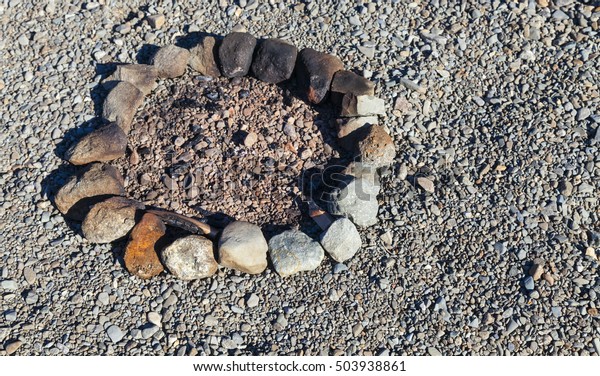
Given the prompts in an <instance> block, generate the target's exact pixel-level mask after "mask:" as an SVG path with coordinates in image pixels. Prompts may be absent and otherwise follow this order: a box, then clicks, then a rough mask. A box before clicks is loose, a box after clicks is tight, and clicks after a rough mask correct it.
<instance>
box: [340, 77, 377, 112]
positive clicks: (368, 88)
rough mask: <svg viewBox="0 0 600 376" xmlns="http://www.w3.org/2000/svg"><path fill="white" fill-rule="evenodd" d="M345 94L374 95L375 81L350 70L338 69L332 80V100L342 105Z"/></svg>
mask: <svg viewBox="0 0 600 376" xmlns="http://www.w3.org/2000/svg"><path fill="white" fill-rule="evenodd" d="M345 94H354V95H356V96H359V95H370V96H373V95H375V83H374V82H372V81H370V80H368V79H366V78H364V77H362V76H359V75H358V74H356V73H354V72H351V71H348V70H341V71H338V72H336V73H335V75H334V76H333V80H332V81H331V101H332V102H333V104H334V105H336V106H341V104H342V99H343V97H344V95H345Z"/></svg>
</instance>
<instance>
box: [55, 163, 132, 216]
mask: <svg viewBox="0 0 600 376" xmlns="http://www.w3.org/2000/svg"><path fill="white" fill-rule="evenodd" d="M124 194H125V188H124V187H123V177H122V176H121V174H120V173H119V171H117V169H116V168H114V167H113V166H110V165H106V164H102V163H93V164H91V165H89V166H87V167H86V168H85V169H84V170H82V171H80V172H79V174H77V175H74V176H71V178H70V179H69V180H68V181H67V183H66V184H65V185H64V186H62V187H61V188H60V189H59V191H58V192H57V193H56V195H55V197H54V203H55V204H56V207H57V208H58V210H60V212H61V213H63V214H65V215H66V216H67V217H69V218H72V219H75V220H77V221H81V220H83V218H85V216H86V214H87V213H88V211H89V208H90V206H92V205H94V204H96V203H98V202H100V201H102V200H105V199H106V198H108V197H110V196H115V195H116V196H119V195H124Z"/></svg>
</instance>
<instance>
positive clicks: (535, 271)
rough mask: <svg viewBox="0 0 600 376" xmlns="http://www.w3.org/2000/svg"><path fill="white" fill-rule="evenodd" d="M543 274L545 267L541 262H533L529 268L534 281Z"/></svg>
mask: <svg viewBox="0 0 600 376" xmlns="http://www.w3.org/2000/svg"><path fill="white" fill-rule="evenodd" d="M542 274H544V267H543V266H542V265H540V264H533V265H532V266H531V268H530V269H529V275H530V276H531V277H533V280H534V281H538V280H539V279H540V278H541V277H542ZM530 290H533V289H530Z"/></svg>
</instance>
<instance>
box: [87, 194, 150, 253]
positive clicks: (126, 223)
mask: <svg viewBox="0 0 600 376" xmlns="http://www.w3.org/2000/svg"><path fill="white" fill-rule="evenodd" d="M143 209H144V205H143V204H142V203H140V202H138V201H135V200H130V199H128V198H125V197H118V196H117V197H111V198H109V199H106V200H104V201H101V202H99V203H97V204H95V205H94V206H92V207H91V209H90V212H89V213H88V214H87V215H86V216H85V219H84V220H83V223H82V224H81V232H83V236H84V237H85V238H86V239H87V240H88V241H90V242H92V243H100V244H102V243H110V242H113V241H115V240H117V239H121V238H123V237H125V236H127V234H128V233H129V231H131V229H132V228H133V226H135V221H136V218H137V217H138V216H139V210H143Z"/></svg>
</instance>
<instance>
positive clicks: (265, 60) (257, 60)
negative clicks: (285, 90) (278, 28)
mask: <svg viewBox="0 0 600 376" xmlns="http://www.w3.org/2000/svg"><path fill="white" fill-rule="evenodd" d="M297 56H298V49H297V48H296V46H293V45H291V44H289V43H287V42H285V41H283V40H280V39H267V40H265V41H263V42H261V43H260V44H259V45H258V47H257V48H256V52H255V54H254V61H253V63H252V73H254V76H256V78H258V79H259V80H261V81H264V82H269V83H273V84H277V83H280V82H283V81H285V80H287V79H289V78H290V77H291V76H292V73H293V72H294V66H295V64H296V57H297Z"/></svg>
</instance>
